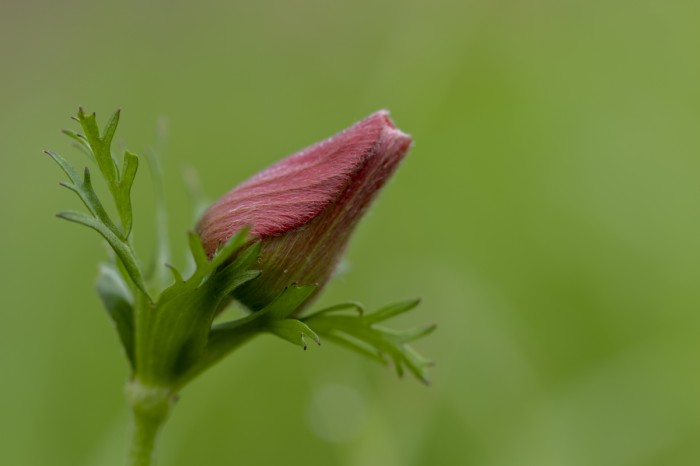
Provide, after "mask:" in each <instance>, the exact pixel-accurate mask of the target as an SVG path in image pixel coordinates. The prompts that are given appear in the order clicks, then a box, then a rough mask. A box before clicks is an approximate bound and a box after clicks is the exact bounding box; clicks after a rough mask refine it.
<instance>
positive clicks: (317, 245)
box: [197, 111, 412, 310]
mask: <svg viewBox="0 0 700 466" xmlns="http://www.w3.org/2000/svg"><path fill="white" fill-rule="evenodd" d="M411 142H412V140H411V137H410V136H408V135H407V134H405V133H403V132H401V131H400V130H398V129H396V127H395V126H394V124H393V123H392V121H391V119H390V118H389V114H388V112H386V111H379V112H376V113H374V114H372V115H370V116H368V117H367V118H365V119H364V120H362V121H360V122H358V123H356V124H355V125H354V126H352V127H350V128H348V129H346V130H345V131H342V132H340V133H338V134H336V135H335V136H333V137H331V138H329V139H327V140H325V141H322V142H319V143H317V144H314V145H313V146H311V147H308V148H306V149H304V150H302V151H300V152H297V153H296V154H293V155H291V156H289V157H287V158H285V159H283V160H281V161H280V162H277V163H276V164H274V165H272V166H270V167H269V168H267V169H266V170H263V171H262V172H260V173H258V174H257V175H255V176H254V177H252V178H250V179H249V180H248V181H246V182H244V183H243V184H241V185H239V186H238V187H236V188H235V189H233V190H232V191H230V192H229V193H227V194H225V195H224V196H223V197H222V198H220V199H219V200H218V201H216V202H215V203H214V204H213V205H212V206H211V207H209V209H208V210H207V211H206V212H205V213H204V215H203V216H202V218H201V220H200V221H199V223H198V225H197V230H198V232H199V235H200V237H201V239H202V243H203V244H204V249H205V251H206V252H207V254H209V255H210V256H211V255H212V254H214V252H215V251H216V248H217V247H218V246H219V244H223V243H225V242H226V241H227V240H228V239H229V238H230V237H231V235H233V234H234V233H236V232H237V231H239V230H240V229H241V228H243V227H245V226H246V225H251V226H252V228H251V232H250V234H251V236H252V237H253V238H255V239H257V240H260V241H261V249H260V258H259V264H258V266H259V268H260V269H261V270H262V273H261V274H260V276H259V277H258V278H256V279H254V280H252V281H250V282H248V283H246V284H244V285H243V286H241V287H239V288H238V289H236V291H235V292H234V298H236V299H237V300H238V301H239V302H241V303H242V304H244V305H245V306H246V307H248V308H249V309H251V310H259V309H262V308H263V307H265V306H266V305H267V304H269V303H270V302H271V301H272V300H273V299H274V298H276V297H277V296H278V295H279V294H280V293H281V292H282V291H283V290H284V289H285V288H286V287H287V286H289V285H290V284H292V283H297V284H303V285H310V284H317V285H318V288H317V289H316V292H318V291H319V290H320V289H321V288H322V287H323V285H324V284H325V283H326V282H327V281H328V279H329V278H330V277H331V275H332V273H333V271H334V269H335V267H336V265H337V264H338V262H339V260H340V258H341V256H342V253H343V251H344V250H345V247H346V245H347V243H348V240H349V239H350V235H351V234H352V231H353V230H354V228H355V226H356V225H357V223H358V221H359V220H360V218H361V217H362V215H363V214H364V212H365V211H366V209H367V207H368V206H369V205H370V203H371V202H372V200H373V199H374V197H375V195H376V194H377V192H378V191H379V190H380V188H381V187H382V186H383V185H384V183H385V182H386V181H387V179H388V178H389V177H390V176H391V174H392V173H393V172H394V170H395V169H396V167H397V166H398V164H399V162H401V160H402V159H403V157H404V155H405V154H406V152H407V151H408V148H409V147H410V145H411Z"/></svg>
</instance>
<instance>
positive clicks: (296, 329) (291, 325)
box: [265, 319, 321, 351]
mask: <svg viewBox="0 0 700 466" xmlns="http://www.w3.org/2000/svg"><path fill="white" fill-rule="evenodd" d="M265 328H266V329H267V330H268V331H269V332H271V333H274V334H275V335H277V336H278V337H280V338H282V339H283V340H287V341H288V342H290V343H292V344H294V345H299V346H301V347H302V348H304V351H306V338H311V339H312V340H313V341H315V342H316V344H317V345H320V344H321V339H320V338H319V337H318V335H317V334H316V332H314V331H313V330H311V329H310V328H309V326H308V325H306V324H305V323H303V322H301V321H300V320H297V319H282V320H273V321H272V322H270V323H269V324H268V325H267V326H266V327H265Z"/></svg>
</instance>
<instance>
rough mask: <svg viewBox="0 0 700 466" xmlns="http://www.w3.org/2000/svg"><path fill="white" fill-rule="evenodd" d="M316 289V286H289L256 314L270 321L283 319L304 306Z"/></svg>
mask: <svg viewBox="0 0 700 466" xmlns="http://www.w3.org/2000/svg"><path fill="white" fill-rule="evenodd" d="M316 288H317V286H316V285H290V286H288V287H287V288H286V289H285V290H284V291H283V292H282V294H280V295H279V296H278V297H277V298H276V299H275V300H274V301H272V303H270V304H268V305H267V306H266V307H265V308H263V309H261V310H259V311H257V313H258V314H260V315H265V316H267V318H268V319H271V320H280V319H285V318H287V317H288V316H290V315H292V314H293V313H294V311H296V310H297V309H298V308H299V307H300V306H301V305H302V304H304V302H306V300H307V299H308V298H309V296H311V294H312V293H313V292H314V291H315V290H316Z"/></svg>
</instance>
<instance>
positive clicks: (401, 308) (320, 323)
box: [301, 299, 436, 384]
mask: <svg viewBox="0 0 700 466" xmlns="http://www.w3.org/2000/svg"><path fill="white" fill-rule="evenodd" d="M418 303H419V300H417V299H414V300H410V301H404V302H400V303H396V304H392V305H389V306H385V307H383V308H381V309H379V310H377V311H375V312H373V313H371V314H365V315H363V314H362V313H361V312H359V310H360V309H361V306H359V305H356V304H354V303H345V304H340V305H337V306H333V307H330V308H327V309H323V310H321V311H318V312H316V313H313V314H311V315H309V316H307V317H304V318H302V319H301V320H302V321H303V322H304V323H306V324H307V325H308V326H309V328H311V329H312V330H314V331H315V332H316V333H317V334H318V335H320V336H321V337H322V338H327V339H329V340H331V341H333V342H335V343H338V344H340V345H342V346H345V347H346V348H349V349H351V350H353V351H355V352H358V353H360V354H362V355H364V356H368V357H370V358H372V359H374V360H376V361H378V362H380V363H386V358H387V357H388V358H390V359H391V360H392V361H393V362H394V366H395V368H396V372H397V374H398V375H399V376H401V375H403V372H404V368H406V369H408V370H409V371H410V372H411V373H412V374H413V375H415V376H416V378H418V379H419V380H421V381H423V382H424V383H426V384H427V383H428V378H427V368H428V367H429V366H430V365H432V362H431V361H428V360H426V359H423V358H422V357H420V356H419V355H418V353H416V352H415V351H414V350H413V348H411V347H410V346H409V345H408V343H410V342H413V341H415V340H417V339H419V338H422V337H425V336H427V335H429V334H430V333H432V332H433V331H434V330H435V328H436V327H435V326H434V325H429V326H425V327H420V328H416V329H410V330H403V331H396V330H392V329H387V328H384V327H379V326H375V325H374V324H375V323H377V322H381V321H384V320H387V319H389V318H391V317H394V316H397V315H399V314H402V313H404V312H407V311H409V310H410V309H413V308H414V307H415V306H416V305H417V304H418ZM347 309H354V310H356V311H358V314H357V315H352V314H346V313H345V314H344V313H341V312H340V311H344V310H347ZM372 350H374V351H372Z"/></svg>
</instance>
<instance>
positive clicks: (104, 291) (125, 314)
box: [97, 264, 135, 369]
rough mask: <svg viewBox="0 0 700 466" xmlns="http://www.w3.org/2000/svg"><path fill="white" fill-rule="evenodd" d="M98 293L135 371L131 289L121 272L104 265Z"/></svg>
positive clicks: (98, 283) (99, 278)
mask: <svg viewBox="0 0 700 466" xmlns="http://www.w3.org/2000/svg"><path fill="white" fill-rule="evenodd" d="M97 293H98V294H99V295H100V299H101V301H102V304H103V306H104V307H105V309H107V312H108V314H109V316H110V317H111V318H112V321H113V322H114V324H115V326H116V329H117V333H118V335H119V340H120V341H121V344H122V347H123V348H124V352H125V353H126V355H127V357H128V358H129V363H130V364H131V367H132V369H133V368H135V360H134V308H133V297H132V296H131V293H130V292H129V288H128V287H127V286H126V284H125V283H124V282H123V280H122V278H121V276H120V275H119V272H117V271H116V270H114V268H113V267H111V266H108V265H104V264H103V265H102V266H101V267H100V271H99V275H98V278H97Z"/></svg>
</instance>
